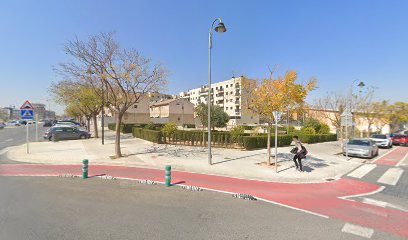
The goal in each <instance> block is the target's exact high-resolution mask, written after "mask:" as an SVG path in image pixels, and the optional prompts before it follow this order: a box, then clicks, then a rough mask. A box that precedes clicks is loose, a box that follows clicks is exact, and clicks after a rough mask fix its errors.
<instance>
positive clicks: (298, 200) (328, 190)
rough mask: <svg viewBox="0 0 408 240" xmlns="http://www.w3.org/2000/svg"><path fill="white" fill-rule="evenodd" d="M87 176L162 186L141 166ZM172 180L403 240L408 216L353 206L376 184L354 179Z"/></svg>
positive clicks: (4, 169)
mask: <svg viewBox="0 0 408 240" xmlns="http://www.w3.org/2000/svg"><path fill="white" fill-rule="evenodd" d="M65 173H70V174H74V175H80V174H81V165H34V164H32V165H24V164H22V165H18V164H3V165H0V175H3V176H57V175H61V174H65ZM89 174H90V175H94V176H95V175H99V174H107V175H110V176H113V177H119V178H128V179H149V180H153V181H157V182H163V180H164V171H162V170H157V169H146V168H131V167H121V166H102V165H90V166H89ZM172 182H183V184H185V185H192V186H198V187H202V188H208V189H213V190H217V191H225V192H234V193H245V194H250V195H253V196H255V197H259V198H262V199H265V200H268V201H271V202H276V203H279V204H282V205H286V206H289V207H293V208H298V209H301V210H305V211H309V212H312V213H316V214H320V215H326V216H329V217H332V218H336V219H340V220H343V221H346V222H350V223H354V224H358V225H361V226H366V227H370V228H374V229H379V230H382V231H384V232H389V233H392V234H396V235H399V236H402V237H408V213H406V212H402V211H398V210H394V209H388V208H382V207H378V206H373V205H369V204H365V203H361V202H354V201H349V200H345V199H341V198H340V197H345V196H350V195H356V194H368V193H370V192H373V191H376V190H378V189H379V186H377V185H374V184H369V183H364V182H360V181H357V180H353V179H340V180H337V181H332V182H327V183H310V184H290V183H274V182H262V181H255V180H244V179H236V178H230V177H221V176H213V175H205V174H195V173H187V172H178V171H173V172H172Z"/></svg>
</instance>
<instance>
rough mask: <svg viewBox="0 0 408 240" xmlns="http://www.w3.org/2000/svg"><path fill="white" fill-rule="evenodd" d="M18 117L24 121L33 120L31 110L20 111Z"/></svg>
mask: <svg viewBox="0 0 408 240" xmlns="http://www.w3.org/2000/svg"><path fill="white" fill-rule="evenodd" d="M20 117H21V119H24V120H33V118H34V111H33V110H25V109H22V110H20Z"/></svg>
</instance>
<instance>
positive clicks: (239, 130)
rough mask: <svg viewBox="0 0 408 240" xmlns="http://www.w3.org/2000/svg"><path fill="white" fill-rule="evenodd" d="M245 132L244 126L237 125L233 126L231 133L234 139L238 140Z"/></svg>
mask: <svg viewBox="0 0 408 240" xmlns="http://www.w3.org/2000/svg"><path fill="white" fill-rule="evenodd" d="M244 133H245V128H244V126H241V125H239V126H235V127H233V128H231V130H230V134H231V137H232V140H234V141H236V140H237V139H238V138H239V137H241V136H243V135H244Z"/></svg>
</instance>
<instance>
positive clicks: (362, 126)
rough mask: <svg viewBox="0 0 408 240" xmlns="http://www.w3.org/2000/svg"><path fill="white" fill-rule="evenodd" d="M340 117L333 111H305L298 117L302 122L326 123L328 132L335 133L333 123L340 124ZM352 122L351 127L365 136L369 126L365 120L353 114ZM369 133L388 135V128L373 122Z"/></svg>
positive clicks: (385, 125) (386, 125) (382, 123)
mask: <svg viewBox="0 0 408 240" xmlns="http://www.w3.org/2000/svg"><path fill="white" fill-rule="evenodd" d="M340 115H341V114H340V113H339V111H335V110H322V109H306V110H305V113H304V114H303V115H302V116H299V117H300V120H303V121H304V120H305V119H307V118H314V119H316V120H319V121H320V122H323V123H326V124H327V125H328V126H329V127H330V132H332V133H335V132H336V126H335V124H333V123H334V122H335V123H338V124H340V123H341V117H340ZM295 118H296V116H295ZM353 121H354V126H353V127H354V128H355V129H357V130H358V132H359V133H361V136H366V133H367V132H368V125H369V124H368V121H367V119H365V118H363V117H358V116H357V115H356V114H354V116H353ZM350 124H351V123H350ZM370 132H381V133H383V134H386V133H390V126H389V125H388V124H385V123H384V122H381V121H379V120H377V121H373V122H372V123H371V126H370Z"/></svg>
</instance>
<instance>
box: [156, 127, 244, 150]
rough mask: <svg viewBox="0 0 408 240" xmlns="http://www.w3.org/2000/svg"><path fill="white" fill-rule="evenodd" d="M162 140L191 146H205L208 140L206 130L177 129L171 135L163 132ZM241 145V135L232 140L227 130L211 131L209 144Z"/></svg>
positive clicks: (223, 145)
mask: <svg viewBox="0 0 408 240" xmlns="http://www.w3.org/2000/svg"><path fill="white" fill-rule="evenodd" d="M163 142H164V143H170V144H183V145H191V146H205V145H207V142H208V132H203V131H183V130H178V131H177V132H176V133H174V134H172V135H166V134H163ZM236 143H237V144H239V145H242V137H240V138H238V139H236V140H235V141H233V139H232V137H231V134H230V133H229V132H212V133H211V145H213V146H220V147H228V146H231V145H234V144H236Z"/></svg>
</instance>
